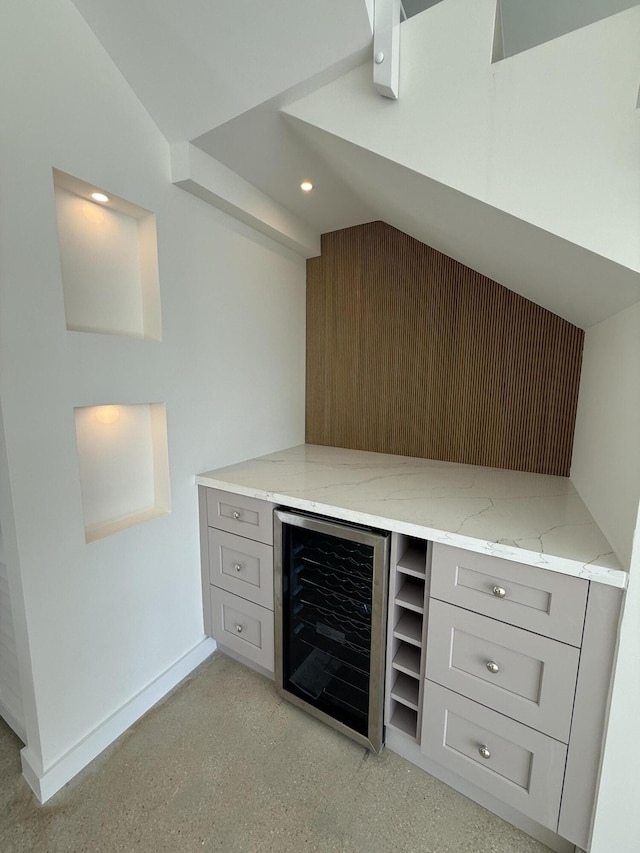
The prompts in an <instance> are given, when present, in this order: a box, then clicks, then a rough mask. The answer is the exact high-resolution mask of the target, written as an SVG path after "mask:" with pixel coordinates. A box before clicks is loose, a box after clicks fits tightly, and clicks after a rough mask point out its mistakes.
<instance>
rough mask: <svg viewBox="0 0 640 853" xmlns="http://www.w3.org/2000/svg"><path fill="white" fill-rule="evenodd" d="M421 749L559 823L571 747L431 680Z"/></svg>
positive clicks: (539, 817) (542, 819)
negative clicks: (564, 780) (564, 776)
mask: <svg viewBox="0 0 640 853" xmlns="http://www.w3.org/2000/svg"><path fill="white" fill-rule="evenodd" d="M424 702H425V704H424V716H423V722H422V749H423V751H424V752H425V753H426V754H427V755H430V756H431V757H432V758H433V759H434V760H435V761H438V762H440V763H441V764H442V765H444V766H445V767H448V768H450V769H451V770H453V771H454V772H456V773H458V774H459V775H460V776H462V777H464V778H466V779H468V780H469V781H471V782H473V783H475V784H476V785H478V787H481V788H483V789H484V790H485V791H488V792H490V793H491V794H493V795H494V796H495V797H497V798H498V799H500V800H502V801H503V802H505V803H507V804H509V805H511V806H513V807H514V808H516V809H518V811H521V812H522V813H523V814H526V815H528V816H529V817H531V818H533V819H534V820H536V821H538V823H541V824H542V825H543V826H548V827H552V828H555V827H556V826H557V824H558V813H559V811H560V795H561V793H562V779H563V775H564V766H565V760H566V756H567V747H566V745H565V744H563V743H560V742H559V741H557V740H554V739H553V738H550V737H546V736H545V735H542V734H540V733H539V732H537V731H535V729H531V728H529V727H528V726H524V725H522V723H519V722H517V721H516V720H513V719H511V718H509V717H506V716H504V715H503V714H498V713H496V712H495V711H493V710H492V709H490V708H486V707H484V706H483V705H479V704H478V703H476V702H472V701H470V700H469V699H466V698H464V697H463V696H461V695H460V694H458V693H454V692H453V691H452V690H446V689H445V688H444V687H440V686H439V685H437V684H433V683H431V682H427V687H426V690H425V698H424Z"/></svg>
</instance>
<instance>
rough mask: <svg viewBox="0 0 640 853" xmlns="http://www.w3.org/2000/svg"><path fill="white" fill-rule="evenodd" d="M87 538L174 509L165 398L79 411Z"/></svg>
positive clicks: (94, 537) (115, 530) (120, 528)
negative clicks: (171, 499)
mask: <svg viewBox="0 0 640 853" xmlns="http://www.w3.org/2000/svg"><path fill="white" fill-rule="evenodd" d="M74 413H75V422H76V440H77V447H78V463H79V469H80V490H81V494H82V511H83V515H84V529H85V540H86V542H94V541H95V540H96V539H102V538H103V537H105V536H110V535H112V534H113V533H117V532H119V531H121V530H125V529H127V528H129V527H133V526H134V525H136V524H140V523H141V522H143V521H147V520H149V519H151V518H156V517H157V516H160V515H165V514H166V513H168V512H169V511H170V496H169V461H168V450H167V420H166V412H165V406H164V403H135V404H129V405H107V406H80V407H78V408H76V409H75V410H74Z"/></svg>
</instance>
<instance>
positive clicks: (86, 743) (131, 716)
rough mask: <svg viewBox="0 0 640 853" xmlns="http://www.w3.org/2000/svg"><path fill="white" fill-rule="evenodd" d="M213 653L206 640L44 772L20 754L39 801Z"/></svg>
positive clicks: (26, 752) (28, 756) (31, 758)
mask: <svg viewBox="0 0 640 853" xmlns="http://www.w3.org/2000/svg"><path fill="white" fill-rule="evenodd" d="M215 650H216V643H215V641H214V640H212V639H210V638H209V637H205V638H204V639H203V640H201V641H200V642H199V643H198V644H197V645H196V646H194V648H193V649H191V651H189V652H187V653H186V655H183V656H182V657H181V658H180V659H179V660H177V661H176V662H175V663H174V664H172V666H170V667H169V669H167V670H165V671H164V672H163V673H162V674H161V675H159V676H158V677H157V678H156V679H155V680H154V681H152V682H151V684H149V685H147V687H145V688H144V689H143V690H141V691H140V693H138V694H137V695H136V696H134V697H133V699H130V700H129V701H128V702H127V703H126V704H125V705H123V706H122V708H120V709H119V710H118V711H116V712H115V713H114V714H112V715H111V716H110V717H109V718H108V719H107V720H105V722H104V723H101V724H100V725H99V726H97V728H95V729H94V730H93V731H92V732H91V734H89V735H87V736H86V737H85V738H83V739H82V740H81V741H79V742H78V743H77V744H76V745H75V746H74V747H72V748H71V749H70V750H69V751H68V752H67V753H66V754H65V755H63V756H62V758H60V759H58V761H56V763H55V764H53V765H51V767H49V768H47V769H46V770H44V769H43V768H42V767H41V766H39V764H40V763H39V761H37V759H35V757H34V756H33V755H32V753H31V752H30V751H29V747H28V746H26V747H25V748H24V749H23V750H22V751H21V753H20V757H21V759H22V774H23V776H24V778H25V779H26V780H27V783H28V784H29V786H30V787H31V788H32V789H33V792H34V793H35V795H36V797H37V798H38V800H40V802H41V803H46V802H47V800H48V799H50V798H51V797H52V796H53V795H54V794H55V793H56V792H57V791H59V790H60V788H62V787H63V786H64V785H66V784H67V782H69V781H70V780H71V779H73V777H74V776H75V775H76V774H77V773H79V772H80V771H81V770H82V769H83V768H85V767H86V766H87V765H88V764H89V763H90V762H91V761H93V759H94V758H96V757H97V756H98V755H100V753H101V752H103V751H104V750H105V749H106V748H107V747H108V746H110V745H111V744H112V743H113V742H114V741H115V740H116V739H117V738H119V737H120V735H121V734H123V733H124V732H126V730H127V729H128V728H129V727H130V726H132V725H133V723H135V722H136V720H139V719H140V717H142V716H143V715H144V714H146V713H147V711H149V710H150V709H151V708H153V706H154V705H155V704H157V703H158V702H159V701H160V700H161V699H162V698H163V697H164V696H166V695H167V693H169V691H170V690H173V688H174V687H176V686H177V685H178V684H180V682H181V681H182V680H183V679H184V678H186V677H187V676H188V675H189V673H190V672H192V671H193V670H194V669H195V668H196V667H198V666H200V664H201V663H203V661H205V660H206V659H207V658H208V657H209V656H210V655H211V654H212V653H213V652H214V651H215Z"/></svg>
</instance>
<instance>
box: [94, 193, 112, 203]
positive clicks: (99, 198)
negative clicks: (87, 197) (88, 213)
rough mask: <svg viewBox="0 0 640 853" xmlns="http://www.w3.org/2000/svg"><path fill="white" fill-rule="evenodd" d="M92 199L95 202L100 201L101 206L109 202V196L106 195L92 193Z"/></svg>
mask: <svg viewBox="0 0 640 853" xmlns="http://www.w3.org/2000/svg"><path fill="white" fill-rule="evenodd" d="M91 198H92V199H93V200H94V201H99V202H100V203H101V204H106V202H108V201H109V196H108V195H105V194H104V193H91Z"/></svg>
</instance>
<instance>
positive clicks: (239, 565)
mask: <svg viewBox="0 0 640 853" xmlns="http://www.w3.org/2000/svg"><path fill="white" fill-rule="evenodd" d="M233 568H234V569H235V570H236V572H241V571H242V570H243V569H244V566H243V565H242V563H234V564H233Z"/></svg>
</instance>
